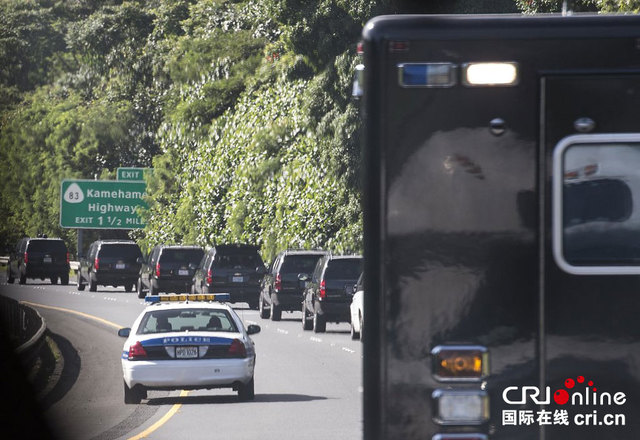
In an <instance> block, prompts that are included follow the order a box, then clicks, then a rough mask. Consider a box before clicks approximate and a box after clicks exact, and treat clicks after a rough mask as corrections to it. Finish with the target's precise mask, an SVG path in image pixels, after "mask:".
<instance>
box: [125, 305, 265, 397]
mask: <svg viewBox="0 0 640 440" xmlns="http://www.w3.org/2000/svg"><path fill="white" fill-rule="evenodd" d="M228 298H229V295H228V294H197V295H192V294H178V295H158V296H148V297H147V298H146V299H145V301H148V302H150V305H149V306H147V307H146V308H145V309H144V310H143V311H142V313H140V315H139V316H138V317H137V318H136V320H135V321H134V323H133V325H132V326H131V327H130V328H129V327H127V328H123V329H120V330H119V331H118V335H119V336H121V337H125V338H127V339H126V341H125V343H124V347H123V349H122V359H121V362H122V372H123V377H124V403H126V404H138V403H140V402H141V400H142V399H146V398H147V397H148V391H150V390H176V389H183V390H192V389H214V388H232V389H233V390H235V391H237V392H238V398H239V399H240V400H241V401H248V400H253V399H254V398H255V381H254V370H255V364H256V351H255V347H254V343H253V341H252V340H251V338H250V337H249V336H250V335H253V334H256V333H258V332H260V327H259V326H257V325H249V326H248V327H247V328H246V329H245V327H244V324H243V322H242V320H241V319H240V317H239V316H238V315H237V314H236V312H235V311H234V310H233V309H232V308H231V307H230V306H229V305H228V304H226V300H228ZM169 299H171V301H168V300H169Z"/></svg>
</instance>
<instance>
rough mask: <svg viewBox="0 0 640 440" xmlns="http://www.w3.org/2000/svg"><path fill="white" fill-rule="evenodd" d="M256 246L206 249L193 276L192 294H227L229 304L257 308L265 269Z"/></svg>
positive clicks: (240, 245)
mask: <svg viewBox="0 0 640 440" xmlns="http://www.w3.org/2000/svg"><path fill="white" fill-rule="evenodd" d="M258 249H259V248H258V246H254V245H248V244H223V245H216V246H213V247H212V248H211V249H209V250H208V251H207V253H206V254H205V256H204V258H203V259H202V261H201V262H200V265H199V266H198V268H197V269H196V272H195V275H194V277H193V284H192V288H191V289H192V292H193V293H228V294H229V295H230V298H231V299H230V301H229V302H232V303H237V302H246V303H247V304H249V307H250V308H251V309H254V310H255V309H257V308H258V298H259V297H260V282H261V281H262V277H263V276H264V274H265V272H266V268H265V266H264V262H263V261H262V257H260V254H259V253H258Z"/></svg>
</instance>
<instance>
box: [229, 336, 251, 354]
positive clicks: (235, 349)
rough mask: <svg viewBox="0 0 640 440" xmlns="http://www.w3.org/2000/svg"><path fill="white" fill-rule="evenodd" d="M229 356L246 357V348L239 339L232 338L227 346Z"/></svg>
mask: <svg viewBox="0 0 640 440" xmlns="http://www.w3.org/2000/svg"><path fill="white" fill-rule="evenodd" d="M229 356H230V357H234V358H244V357H247V348H246V347H245V346H244V343H243V342H242V341H241V340H240V339H234V340H233V341H231V345H230V346H229Z"/></svg>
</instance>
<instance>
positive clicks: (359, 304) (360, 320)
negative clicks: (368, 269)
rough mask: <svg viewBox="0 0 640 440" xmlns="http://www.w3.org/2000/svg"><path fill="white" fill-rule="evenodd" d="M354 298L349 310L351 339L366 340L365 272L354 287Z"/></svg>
mask: <svg viewBox="0 0 640 440" xmlns="http://www.w3.org/2000/svg"><path fill="white" fill-rule="evenodd" d="M353 292H354V293H353V298H352V299H351V305H350V306H349V311H350V312H351V339H360V340H361V341H362V340H364V331H363V329H364V273H362V274H360V278H358V282H357V283H356V285H355V286H354V287H353Z"/></svg>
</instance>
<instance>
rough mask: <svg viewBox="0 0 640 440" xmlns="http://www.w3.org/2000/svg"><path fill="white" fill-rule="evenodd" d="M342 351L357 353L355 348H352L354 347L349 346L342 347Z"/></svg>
mask: <svg viewBox="0 0 640 440" xmlns="http://www.w3.org/2000/svg"><path fill="white" fill-rule="evenodd" d="M342 351H346V352H347V353H355V352H356V351H355V350H352V349H350V348H347V347H342Z"/></svg>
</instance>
